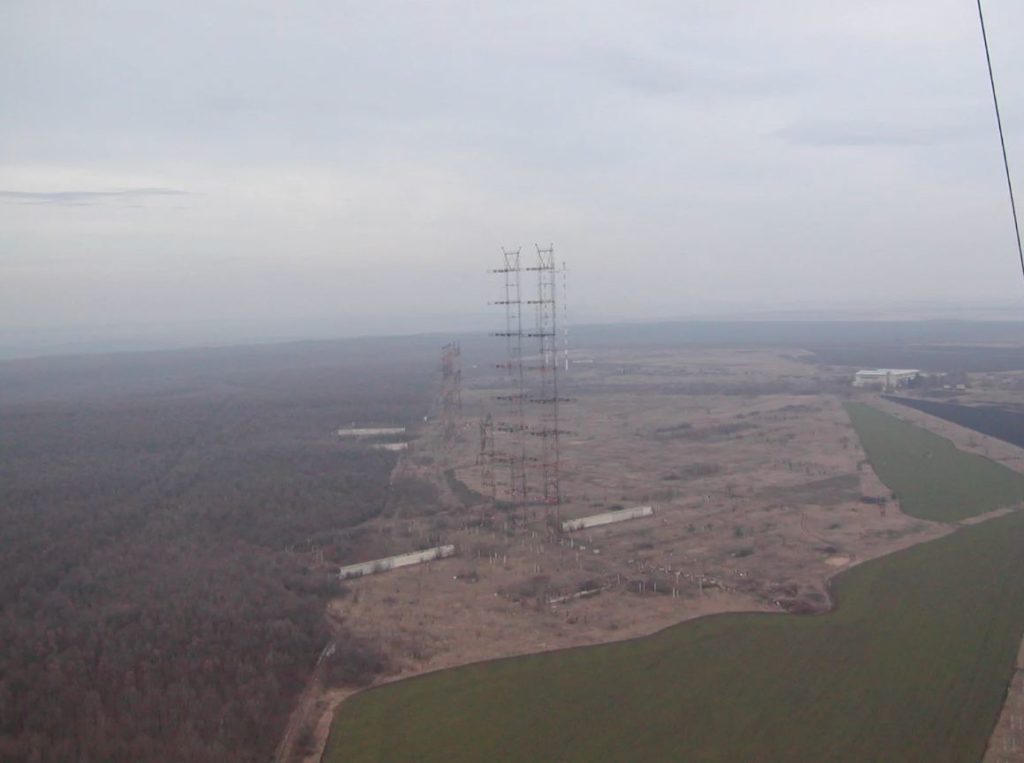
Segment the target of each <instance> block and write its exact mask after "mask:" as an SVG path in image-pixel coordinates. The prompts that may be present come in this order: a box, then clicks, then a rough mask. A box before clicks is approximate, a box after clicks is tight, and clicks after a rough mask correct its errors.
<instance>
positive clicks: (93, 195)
mask: <svg viewBox="0 0 1024 763" xmlns="http://www.w3.org/2000/svg"><path fill="white" fill-rule="evenodd" d="M187 195H189V192H188V191H182V190H180V189H177V188H120V189H117V190H114V191H2V190H0V201H6V202H8V203H13V204H52V205H56V206H65V207H72V206H84V205H87V204H97V203H103V202H113V203H115V204H121V205H133V203H134V202H139V201H142V200H143V199H146V198H150V197H160V196H187Z"/></svg>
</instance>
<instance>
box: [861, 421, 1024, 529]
mask: <svg viewBox="0 0 1024 763" xmlns="http://www.w3.org/2000/svg"><path fill="white" fill-rule="evenodd" d="M846 411H847V413H848V414H849V416H850V421H852V422H853V426H854V428H855V429H856V430H857V434H858V436H859V437H860V441H861V444H862V445H863V446H864V450H865V451H866V452H867V454H868V461H869V462H870V463H871V466H872V468H874V470H875V473H876V474H877V475H878V477H879V479H881V480H882V482H884V483H885V484H886V486H887V487H888V488H889V489H890V490H892V491H893V492H894V493H895V494H896V495H897V497H898V498H899V500H900V507H901V508H902V509H903V512H904V513H906V514H909V515H911V516H914V517H919V518H921V519H931V520H935V521H939V522H955V521H958V520H961V519H965V518H967V517H972V516H975V515H977V514H984V513H985V512H987V511H992V510H994V509H998V508H1001V507H1003V506H1012V505H1014V504H1017V503H1020V502H1021V501H1024V475H1021V474H1018V473H1017V472H1015V471H1012V470H1011V469H1008V468H1006V467H1005V466H1003V465H1002V464H998V463H996V462H995V461H992V460H990V459H988V458H984V457H983V456H977V455H974V454H971V453H964V452H963V451H961V450H958V449H957V448H956V446H954V445H953V443H952V442H950V441H949V440H947V439H946V438H944V437H939V436H938V435H936V434H932V433H931V432H929V431H927V430H924V429H921V428H920V427H916V426H913V425H911V424H907V423H905V422H902V421H900V420H899V419H897V418H895V417H894V416H890V415H889V414H887V413H882V412H881V411H879V410H877V409H875V408H872V407H871V406H868V405H864V404H862V403H847V404H846Z"/></svg>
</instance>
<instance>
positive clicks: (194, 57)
mask: <svg viewBox="0 0 1024 763" xmlns="http://www.w3.org/2000/svg"><path fill="white" fill-rule="evenodd" d="M986 12H987V19H988V22H989V33H990V42H991V44H992V47H993V60H994V65H995V68H996V75H997V79H998V81H999V84H1000V86H1001V95H1002V98H1003V104H1002V105H1003V118H1004V122H1005V124H1006V127H1007V130H1008V143H1009V149H1010V154H1011V161H1014V160H1016V161H1014V164H1015V166H1016V167H1017V168H1020V167H1024V50H1022V49H1021V47H1020V45H1019V44H1016V43H1014V40H1015V39H1018V40H1019V39H1020V37H1021V36H1022V35H1024V4H1022V3H1020V2H1019V0H987V2H986ZM0 93H2V97H0V103H2V104H3V106H2V111H0V114H2V118H0V332H3V333H5V334H7V335H8V336H12V335H15V334H17V333H19V332H22V331H24V330H27V329H30V328H36V327H51V328H52V327H57V328H60V327H66V326H79V327H102V326H114V325H123V324H144V325H161V324H172V323H189V324H204V323H218V322H222V323H225V324H231V325H252V326H254V327H258V330H260V331H264V330H266V331H270V330H273V329H274V328H275V327H278V328H279V327H284V326H290V327H295V331H296V332H298V333H302V331H303V330H305V329H303V328H302V327H304V326H310V325H314V323H315V322H318V321H319V322H321V323H322V325H330V326H337V327H338V331H339V332H342V333H344V332H345V328H346V327H351V328H352V331H350V332H349V333H363V332H365V331H366V330H367V327H369V326H371V325H374V324H376V325H379V326H383V327H387V329H388V330H404V331H407V330H414V329H415V328H417V327H421V326H422V327H423V328H429V329H434V328H439V327H443V324H444V323H445V321H449V322H457V321H458V320H465V318H464V317H465V316H469V315H472V314H480V313H485V312H486V309H487V308H486V307H485V305H486V302H487V300H488V299H489V298H492V296H493V292H494V288H493V287H494V286H495V284H494V282H493V277H488V276H487V275H486V274H485V271H486V269H487V268H489V267H493V266H496V264H497V262H498V257H499V251H500V247H501V246H503V245H504V246H516V245H523V247H524V251H532V247H533V244H534V242H539V243H542V244H546V243H549V242H553V243H554V244H555V246H556V251H557V253H558V257H559V259H564V260H565V261H566V262H567V263H568V266H569V269H570V273H571V276H570V279H571V280H570V285H569V288H570V295H569V301H570V308H571V310H572V311H573V314H574V315H575V316H576V318H577V319H578V320H595V319H597V318H601V317H608V318H651V317H658V316H673V315H682V314H691V313H695V312H701V311H704V310H713V311H721V310H723V309H729V308H731V307H739V306H743V307H750V306H753V307H767V308H773V307H783V306H789V305H816V306H826V305H829V304H845V303H863V302H886V301H899V300H915V301H919V300H925V301H933V300H936V301H954V302H955V301H963V302H965V303H978V302H982V301H985V300H1003V301H1005V300H1016V299H1017V298H1018V296H1019V295H1022V290H1024V283H1022V281H1021V276H1020V272H1019V267H1020V266H1019V264H1018V263H1017V261H1016V252H1015V249H1014V243H1013V233H1012V228H1011V224H1010V220H1009V212H1008V205H1007V200H1006V195H1005V194H1006V191H1005V185H1004V180H1003V177H1002V167H1001V163H1000V162H1001V160H1000V157H999V153H998V143H997V135H996V132H995V122H994V116H993V112H992V105H991V100H990V94H989V91H988V81H987V78H986V73H985V63H984V55H983V50H982V47H981V39H980V34H979V30H978V26H977V17H976V8H975V5H974V2H973V0H896V1H894V0H860V2H857V3H822V2H818V1H817V0H779V1H778V2H773V3H754V2H741V1H740V0H718V1H716V2H708V1H704V2H645V3H633V4H629V6H628V7H627V6H626V5H625V4H609V3H600V2H562V3H543V4H542V3H520V2H515V3H513V2H508V3H504V2H502V3H498V2H491V3H479V2H438V3H394V2H374V3H344V2H327V1H326V0H325V1H323V2H314V1H302V0H299V1H297V2H290V3H279V2H242V0H237V2H217V1H216V0H214V1H212V2H204V3H202V4H200V3H188V4H178V3H167V2H163V3H146V2H138V1H135V0H133V1H131V2H129V1H124V2H102V1H100V2H90V3H81V2H46V1H45V0H9V1H8V2H6V3H4V4H3V5H2V6H0ZM1018 185H1019V186H1020V187H1022V188H1024V178H1022V179H1021V180H1020V181H1018ZM495 317H497V316H495ZM453 328H454V326H453ZM254 330H257V329H254Z"/></svg>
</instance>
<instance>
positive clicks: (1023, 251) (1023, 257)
mask: <svg viewBox="0 0 1024 763" xmlns="http://www.w3.org/2000/svg"><path fill="white" fill-rule="evenodd" d="M978 21H980V22H981V39H982V41H983V42H984V43H985V61H986V63H988V81H989V84H990V85H992V103H993V104H994V105H995V107H996V124H997V125H998V126H999V145H1000V146H1001V147H1002V149H1003V168H1004V169H1005V170H1006V187H1007V189H1008V190H1009V191H1010V211H1011V212H1013V232H1014V233H1015V234H1016V235H1017V254H1018V256H1019V257H1020V272H1021V275H1024V246H1022V245H1021V241H1020V223H1019V222H1017V203H1016V202H1015V201H1014V198H1013V181H1012V180H1011V179H1010V160H1009V159H1007V157H1006V138H1004V137H1003V118H1002V117H1001V116H1000V115H999V96H998V95H996V78H995V76H994V75H993V74H992V56H991V55H990V54H989V52H988V35H987V34H986V33H985V14H984V13H983V12H982V10H981V0H978Z"/></svg>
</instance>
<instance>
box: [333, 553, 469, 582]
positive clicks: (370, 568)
mask: <svg viewBox="0 0 1024 763" xmlns="http://www.w3.org/2000/svg"><path fill="white" fill-rule="evenodd" d="M449 556H455V546H453V545H447V546H436V547H435V548H428V549H426V550H424V551H413V552H411V553H408V554H399V555H398V556H388V557H385V558H383V559H374V560H373V561H372V562H363V563H362V564H349V565H347V566H345V567H340V568H339V569H338V577H339V578H340V579H342V580H347V579H348V578H360V577H362V576H363V575H373V574H374V573H377V572H385V571H387V570H394V569H397V568H398V567H408V566H409V565H411V564H422V563H423V562H432V561H434V560H435V559H447V558H448V557H449Z"/></svg>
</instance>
